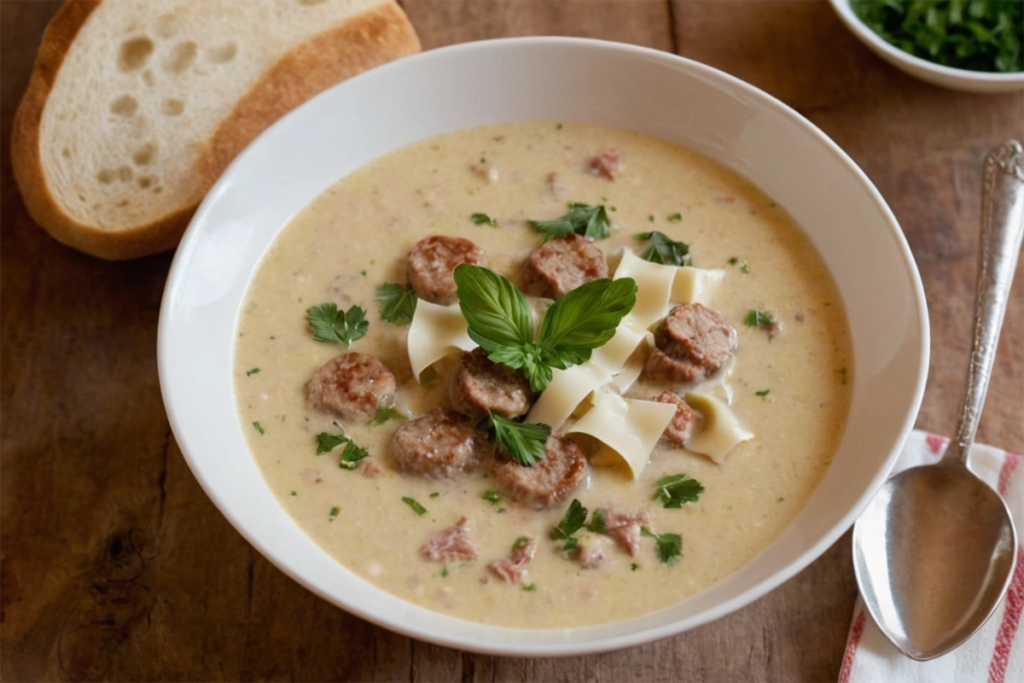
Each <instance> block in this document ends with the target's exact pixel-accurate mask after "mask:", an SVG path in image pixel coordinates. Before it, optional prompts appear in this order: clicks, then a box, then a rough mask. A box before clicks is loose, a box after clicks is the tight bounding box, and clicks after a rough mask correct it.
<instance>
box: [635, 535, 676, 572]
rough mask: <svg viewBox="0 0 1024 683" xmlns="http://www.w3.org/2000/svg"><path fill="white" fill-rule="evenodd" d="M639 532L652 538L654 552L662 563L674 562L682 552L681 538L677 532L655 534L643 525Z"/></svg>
mask: <svg viewBox="0 0 1024 683" xmlns="http://www.w3.org/2000/svg"><path fill="white" fill-rule="evenodd" d="M640 533H641V534H643V535H644V536H648V537H650V538H653V539H654V543H655V546H654V552H655V554H656V555H657V556H658V560H659V561H660V562H661V563H663V564H669V565H671V564H675V563H676V560H677V559H678V558H679V557H680V556H681V555H682V554H683V538H682V536H680V535H679V534H656V533H654V532H653V531H651V530H650V529H648V528H647V527H645V526H642V527H640Z"/></svg>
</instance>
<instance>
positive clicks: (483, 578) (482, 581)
mask: <svg viewBox="0 0 1024 683" xmlns="http://www.w3.org/2000/svg"><path fill="white" fill-rule="evenodd" d="M477 581H479V582H480V583H482V584H483V585H485V586H486V585H487V584H489V583H490V582H491V580H490V579H488V578H487V577H486V576H481V577H480V578H479V579H477Z"/></svg>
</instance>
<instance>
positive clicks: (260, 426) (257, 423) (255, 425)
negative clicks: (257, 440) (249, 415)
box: [252, 420, 266, 434]
mask: <svg viewBox="0 0 1024 683" xmlns="http://www.w3.org/2000/svg"><path fill="white" fill-rule="evenodd" d="M252 426H253V427H255V428H256V431H257V432H259V433H260V434H266V432H265V431H263V425H261V424H260V422H259V420H257V421H256V422H253V423H252Z"/></svg>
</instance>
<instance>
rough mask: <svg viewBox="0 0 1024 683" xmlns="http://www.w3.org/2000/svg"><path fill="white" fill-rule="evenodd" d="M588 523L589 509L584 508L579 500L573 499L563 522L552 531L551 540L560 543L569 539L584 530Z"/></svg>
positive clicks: (563, 517)
mask: <svg viewBox="0 0 1024 683" xmlns="http://www.w3.org/2000/svg"><path fill="white" fill-rule="evenodd" d="M586 521H587V508H585V507H583V504H582V503H580V501H579V499H577V498H573V499H572V502H571V503H569V507H568V509H566V511H565V515H563V516H562V521H561V522H559V523H558V526H556V527H555V528H554V529H552V530H551V540H553V541H558V540H561V539H567V538H569V537H570V536H572V535H573V534H574V533H576V532H577V531H579V530H580V529H582V528H583V524H584V523H585V522H586Z"/></svg>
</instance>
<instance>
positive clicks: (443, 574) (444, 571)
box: [441, 565, 448, 578]
mask: <svg viewBox="0 0 1024 683" xmlns="http://www.w3.org/2000/svg"><path fill="white" fill-rule="evenodd" d="M446 576H448V565H444V566H443V567H441V577H442V578H444V577H446Z"/></svg>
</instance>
